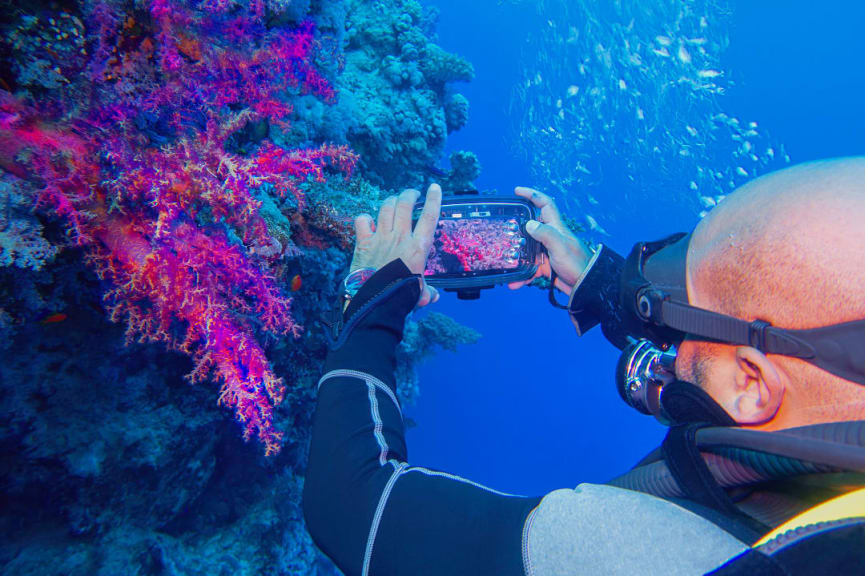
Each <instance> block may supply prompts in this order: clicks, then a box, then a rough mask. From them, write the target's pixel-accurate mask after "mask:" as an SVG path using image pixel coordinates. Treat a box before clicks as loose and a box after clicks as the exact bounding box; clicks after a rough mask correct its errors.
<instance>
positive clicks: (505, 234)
mask: <svg viewBox="0 0 865 576" xmlns="http://www.w3.org/2000/svg"><path fill="white" fill-rule="evenodd" d="M529 218H531V213H530V211H529V210H528V209H527V208H526V207H525V206H522V205H513V204H511V205H507V204H462V205H450V206H444V207H442V212H441V217H440V219H439V223H438V228H437V229H436V234H435V239H434V241H433V246H432V249H431V250H430V255H429V258H428V260H427V267H426V270H425V272H424V275H426V276H433V277H461V276H467V275H478V274H480V275H487V274H500V273H507V272H513V271H516V270H518V269H520V268H521V267H524V266H526V265H529V266H530V265H532V264H533V262H534V261H533V256H532V255H530V254H529V251H528V249H527V242H528V240H527V238H526V235H525V222H526V221H528V219H529Z"/></svg>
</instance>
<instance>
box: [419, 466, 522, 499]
mask: <svg viewBox="0 0 865 576" xmlns="http://www.w3.org/2000/svg"><path fill="white" fill-rule="evenodd" d="M406 472H420V473H422V474H426V475H427V476H441V477H442V478H449V479H451V480H457V481H459V482H465V483H466V484H471V485H472V486H474V487H476V488H480V489H481V490H486V491H487V492H492V493H493V494H498V495H499V496H509V497H513V498H523V496H520V495H519V494H508V493H507V492H499V491H498V490H493V489H492V488H487V487H486V486H484V485H483V484H478V483H477V482H472V481H471V480H469V479H467V478H462V477H460V476H454V475H453V474H448V473H447V472H439V471H437V470H430V469H429V468H424V467H422V466H411V467H409V468H408V469H406Z"/></svg>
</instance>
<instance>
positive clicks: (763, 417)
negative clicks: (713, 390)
mask: <svg viewBox="0 0 865 576" xmlns="http://www.w3.org/2000/svg"><path fill="white" fill-rule="evenodd" d="M785 388H786V380H785V376H784V375H783V373H782V372H781V371H780V370H779V369H778V367H777V366H776V365H775V363H774V362H772V361H771V360H770V359H769V358H767V357H766V355H765V354H763V353H762V352H760V351H759V350H757V349H756V348H752V347H750V346H740V347H738V348H736V375H735V392H734V398H733V401H732V402H731V406H729V408H728V410H730V411H731V414H730V415H731V416H732V417H733V418H735V419H736V421H737V422H738V423H739V424H762V423H764V422H768V421H769V420H771V419H772V418H774V417H775V414H777V413H778V409H779V408H780V407H781V400H782V399H783V398H784V390H785Z"/></svg>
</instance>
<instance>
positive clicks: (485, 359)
mask: <svg viewBox="0 0 865 576" xmlns="http://www.w3.org/2000/svg"><path fill="white" fill-rule="evenodd" d="M532 4H533V3H532V2H527V3H522V4H515V5H514V4H505V5H502V6H499V5H498V3H497V2H495V1H493V0H475V1H472V2H466V1H465V0H438V2H435V3H434V5H436V6H438V7H439V8H440V10H441V16H440V25H439V27H438V33H439V40H440V43H441V45H442V46H443V47H444V48H445V49H447V50H450V51H454V52H457V53H459V54H461V55H463V56H465V57H467V58H468V59H469V60H471V62H472V63H473V64H474V66H475V70H476V79H475V81H474V82H473V83H471V84H469V85H466V86H462V87H461V91H462V92H463V93H464V94H466V96H468V98H469V100H470V101H471V116H470V120H469V124H468V125H467V126H466V127H465V128H464V129H462V130H461V131H460V132H458V133H456V134H454V135H452V136H451V137H450V140H449V148H450V149H452V150H458V149H470V150H473V151H475V152H476V153H477V154H478V156H479V157H480V160H481V163H482V165H483V173H482V175H481V178H480V180H479V181H478V184H479V186H480V187H481V188H495V189H498V190H499V191H500V192H509V191H510V190H511V189H512V187H513V186H514V185H518V184H519V185H531V186H535V187H538V188H539V189H541V190H543V189H544V183H543V182H535V181H533V180H532V178H531V176H530V167H529V166H528V164H527V162H526V161H524V160H521V159H518V158H517V157H516V156H515V155H514V153H513V137H514V130H513V126H514V125H515V119H514V118H513V117H512V115H511V114H509V103H510V98H511V90H512V87H513V86H514V84H515V83H516V82H518V81H519V79H520V64H521V54H520V48H521V44H522V43H523V41H524V39H525V35H526V32H527V31H528V30H530V27H531V26H539V25H542V24H543V20H542V19H539V18H538V16H537V15H536V13H535V9H534V8H533V7H532ZM734 6H735V14H734V17H733V25H732V28H731V30H730V47H729V49H728V51H727V57H726V58H727V61H726V63H725V68H727V69H728V70H732V71H733V74H734V76H735V78H736V80H737V82H738V84H737V87H736V88H735V89H734V90H732V91H730V92H729V93H728V96H727V98H726V99H725V101H726V107H727V112H728V113H729V114H731V115H733V116H737V115H738V116H740V117H742V118H748V119H752V120H756V121H758V122H759V123H760V126H762V127H763V128H764V129H768V131H769V132H770V133H771V134H772V135H773V136H774V137H775V138H776V139H777V140H778V141H779V142H781V143H783V144H784V145H785V146H786V149H787V151H788V152H789V154H790V155H791V157H792V159H793V162H794V163H798V162H804V161H808V160H814V159H819V158H827V157H833V156H844V155H855V154H865V109H863V104H865V98H863V95H865V65H863V57H865V34H863V32H862V29H863V27H865V3H862V2H859V1H852V0H847V1H838V0H836V1H824V2H820V3H814V2H811V1H806V0H794V1H781V0H771V1H769V0H761V1H759V2H754V1H751V0H743V1H740V2H737V3H736V4H735V5H734ZM671 121H672V118H671ZM599 200H601V201H603V191H602V190H601V195H600V196H599ZM657 201H658V202H661V203H663V204H664V206H666V207H667V213H668V217H667V218H666V219H664V220H659V221H645V220H643V219H641V218H640V207H639V206H633V207H623V208H622V210H623V212H624V213H623V214H622V218H621V219H620V220H618V221H617V222H616V223H615V225H614V226H613V227H610V228H608V231H609V232H610V234H611V238H610V239H609V240H608V241H607V244H609V245H610V246H612V247H613V248H614V249H616V250H617V251H619V252H626V251H627V250H628V249H629V248H630V246H631V245H632V244H633V243H634V242H637V241H639V240H642V239H654V238H657V237H661V236H664V235H666V234H668V233H672V232H676V231H680V230H689V229H690V228H692V227H693V226H694V225H695V223H696V221H697V216H696V214H693V213H691V212H687V211H684V210H682V209H678V208H677V205H676V198H675V197H672V196H671V195H670V194H665V191H664V190H659V191H658V194H657ZM574 216H578V215H574ZM435 309H437V310H438V311H441V312H444V313H446V314H449V315H451V316H453V317H454V318H456V319H457V320H459V321H460V322H462V323H464V324H466V325H468V326H471V327H472V328H475V329H476V330H478V331H480V332H481V333H482V334H483V338H482V339H481V341H480V342H479V343H478V344H476V345H473V346H466V347H463V348H462V349H461V350H460V351H459V352H458V353H449V352H443V353H441V354H439V355H437V356H435V357H434V358H433V359H431V360H429V361H428V362H427V363H426V364H424V365H423V366H422V367H421V370H420V379H421V385H422V391H421V397H420V399H419V401H418V404H417V406H415V407H412V408H409V409H408V410H407V413H408V415H409V416H410V417H412V418H413V419H414V420H415V421H416V422H417V424H418V425H417V427H416V428H413V429H411V430H410V431H409V433H408V443H409V457H410V458H411V461H412V462H413V463H415V464H419V465H426V466H430V467H434V468H439V469H443V470H446V471H448V472H452V473H456V474H460V475H463V476H466V477H468V478H470V479H472V480H475V481H479V482H482V483H485V484H487V485H489V486H491V487H494V488H497V489H500V490H506V491H511V492H516V493H522V494H543V493H545V492H548V491H550V490H553V489H556V488H561V487H570V486H574V485H576V484H578V483H580V482H602V481H605V480H607V479H609V478H611V477H613V476H615V475H616V474H619V473H621V472H624V471H625V470H626V469H627V468H628V467H630V466H631V465H633V464H634V463H635V462H636V461H637V460H638V459H639V458H640V457H642V456H643V455H644V454H645V453H647V452H648V451H649V450H651V449H652V448H653V447H655V446H656V445H657V444H658V442H659V441H660V439H661V438H662V437H663V433H664V429H663V428H662V427H661V426H659V425H657V424H655V423H654V421H653V420H652V419H651V418H648V417H644V416H642V415H640V414H638V413H636V412H634V411H632V410H631V409H629V408H627V407H626V406H625V405H624V404H623V403H622V402H621V400H620V399H619V397H618V395H617V394H616V391H615V389H614V387H613V370H614V367H615V363H616V360H617V358H618V351H617V350H615V349H614V348H613V347H612V346H611V345H610V344H608V343H607V342H606V341H605V340H604V339H603V337H602V335H601V334H600V331H599V330H597V329H596V330H593V331H592V332H591V333H590V334H589V335H587V336H585V337H583V338H578V337H577V336H576V334H575V333H574V329H573V327H572V325H571V324H570V322H568V320H567V317H566V316H565V315H564V313H563V312H561V311H558V310H555V309H553V308H552V307H551V306H550V305H549V304H548V303H547V301H546V294H544V293H542V292H540V291H538V290H534V289H523V290H521V291H519V292H516V293H513V292H511V291H509V290H508V289H507V288H497V289H495V290H492V291H488V292H486V293H484V295H483V297H482V298H481V299H480V301H477V302H461V301H457V300H456V298H455V297H454V296H452V295H445V296H444V297H443V298H442V299H441V301H440V302H439V303H438V304H437V305H436V306H435Z"/></svg>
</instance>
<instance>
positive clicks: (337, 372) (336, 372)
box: [316, 370, 402, 418]
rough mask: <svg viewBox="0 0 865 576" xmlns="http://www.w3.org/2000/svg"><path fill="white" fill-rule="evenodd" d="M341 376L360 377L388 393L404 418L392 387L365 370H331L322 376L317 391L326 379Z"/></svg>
mask: <svg viewBox="0 0 865 576" xmlns="http://www.w3.org/2000/svg"><path fill="white" fill-rule="evenodd" d="M339 377H348V378H358V379H360V380H363V381H364V382H366V383H367V384H373V385H374V386H375V387H376V388H378V389H379V390H381V391H382V392H384V393H385V394H387V397H388V398H390V399H391V401H392V402H393V405H394V406H396V409H397V411H398V412H399V415H400V418H402V410H401V409H400V407H399V402H398V401H397V399H396V396H394V394H393V392H391V389H390V388H389V387H388V385H387V384H385V383H384V382H382V381H381V380H379V379H378V378H376V377H375V376H372V375H370V374H367V373H365V372H358V371H357V370H331V371H330V372H328V373H327V374H325V375H324V376H322V377H321V379H320V380H319V381H318V386H316V391H318V390H319V389H321V385H322V384H323V383H324V381H325V380H330V379H331V378H339Z"/></svg>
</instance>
